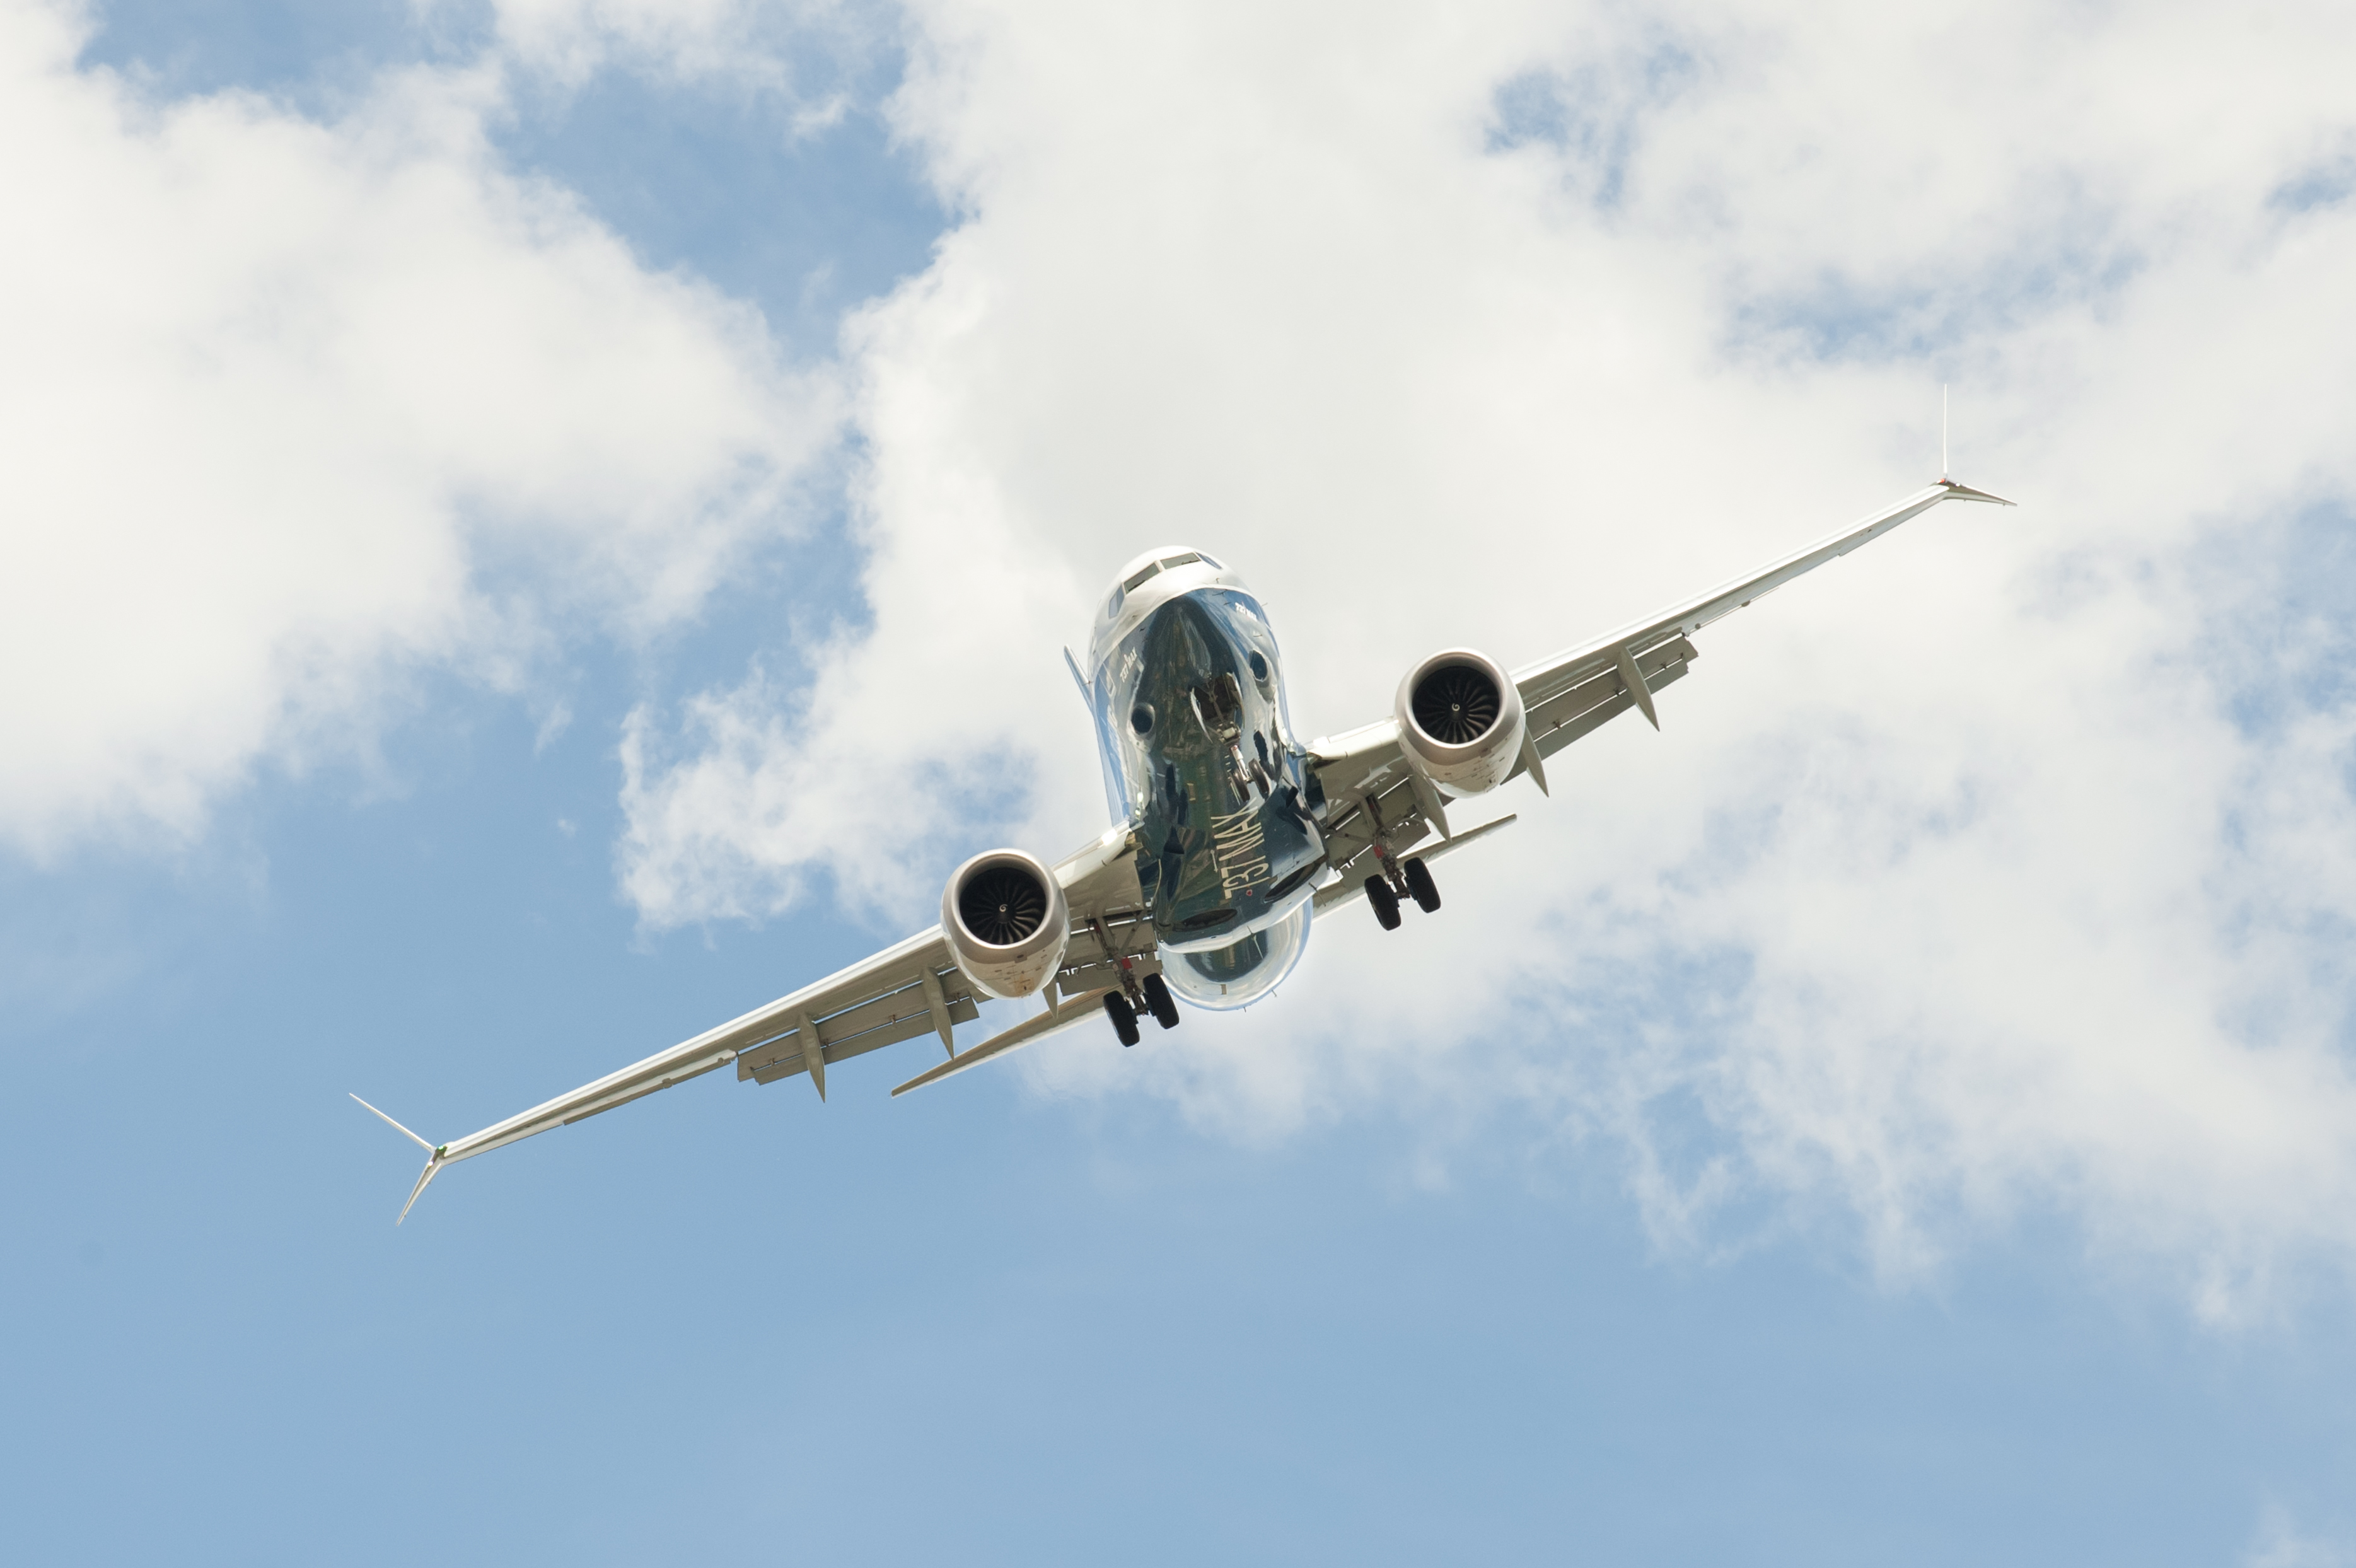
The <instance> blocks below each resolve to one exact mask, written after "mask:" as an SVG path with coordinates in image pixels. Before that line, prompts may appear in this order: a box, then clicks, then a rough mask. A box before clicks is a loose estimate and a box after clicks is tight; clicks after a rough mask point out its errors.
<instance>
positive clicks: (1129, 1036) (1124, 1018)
mask: <svg viewBox="0 0 2356 1568" xmlns="http://www.w3.org/2000/svg"><path fill="white" fill-rule="evenodd" d="M1105 1016H1106V1017H1108V1018H1110V1019H1111V1020H1112V1032H1113V1033H1114V1034H1116V1035H1119V1036H1120V1043H1121V1044H1122V1045H1124V1046H1133V1045H1135V1044H1137V1009H1136V1008H1134V1007H1131V1006H1130V1004H1129V998H1128V997H1126V996H1123V995H1122V994H1121V993H1119V992H1118V991H1113V992H1108V993H1106V994H1105Z"/></svg>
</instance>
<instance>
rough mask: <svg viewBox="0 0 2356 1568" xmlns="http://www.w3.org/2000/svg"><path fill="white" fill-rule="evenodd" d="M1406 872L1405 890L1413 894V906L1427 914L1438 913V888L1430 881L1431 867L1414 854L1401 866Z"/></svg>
mask: <svg viewBox="0 0 2356 1568" xmlns="http://www.w3.org/2000/svg"><path fill="white" fill-rule="evenodd" d="M1401 869H1402V870H1404V871H1405V872H1406V873H1407V890H1408V892H1409V893H1411V894H1413V895H1414V896H1415V907H1416V908H1419V909H1420V910H1422V911H1423V912H1424V913H1425V914H1427V915H1437V914H1439V913H1440V889H1439V888H1437V887H1435V886H1432V883H1431V867H1430V866H1428V865H1424V864H1423V857H1422V856H1421V855H1418V856H1416V857H1415V858H1414V859H1413V860H1410V861H1408V863H1407V865H1405V866H1403V867H1401Z"/></svg>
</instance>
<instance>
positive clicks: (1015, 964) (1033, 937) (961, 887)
mask: <svg viewBox="0 0 2356 1568" xmlns="http://www.w3.org/2000/svg"><path fill="white" fill-rule="evenodd" d="M1071 924H1072V917H1071V910H1070V908H1069V907H1068V906H1066V904H1065V902H1064V889H1063V886H1062V884H1060V883H1058V882H1057V881H1056V880H1055V872H1054V871H1052V870H1051V869H1049V868H1048V866H1047V865H1046V864H1045V863H1044V862H1043V861H1041V860H1040V859H1039V858H1038V857H1037V856H1036V855H1031V854H1023V851H1021V850H1019V849H994V850H991V851H990V852H989V853H987V854H977V855H975V856H974V857H973V858H972V859H971V860H969V861H967V862H966V863H965V864H964V865H960V866H958V869H957V875H954V876H952V877H950V878H949V885H948V887H947V888H946V889H944V890H943V891H942V894H941V929H942V931H943V932H945V933H946V934H947V935H948V939H949V950H950V952H951V953H953V954H954V955H955V956H956V958H957V964H958V969H960V970H962V971H963V972H965V977H966V978H967V979H968V980H970V981H972V982H973V983H974V984H975V985H977V986H978V987H980V989H981V990H983V991H986V992H988V993H990V994H991V995H992V996H997V997H1003V998H1012V997H1017V996H1029V995H1032V994H1033V993H1036V992H1037V991H1038V989H1039V988H1040V987H1041V986H1042V985H1044V984H1045V983H1047V982H1048V980H1049V979H1050V978H1052V977H1053V976H1054V974H1055V971H1056V970H1058V969H1060V968H1062V967H1063V962H1064V946H1065V943H1066V941H1068V940H1070V937H1071Z"/></svg>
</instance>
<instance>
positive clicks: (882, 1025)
mask: <svg viewBox="0 0 2356 1568" xmlns="http://www.w3.org/2000/svg"><path fill="white" fill-rule="evenodd" d="M1132 847H1133V846H1132V845H1130V842H1129V837H1128V834H1127V832H1126V831H1125V830H1115V831H1113V832H1108V833H1106V834H1105V835H1104V836H1103V837H1101V838H1099V839H1098V841H1097V842H1096V843H1091V844H1089V845H1088V846H1087V848H1085V849H1083V850H1080V851H1079V852H1077V853H1076V854H1071V855H1068V856H1066V858H1065V859H1064V861H1063V862H1062V863H1061V864H1059V865H1057V866H1056V867H1055V875H1056V879H1057V880H1058V881H1060V882H1061V883H1063V885H1064V890H1065V897H1066V902H1067V903H1068V904H1069V906H1070V908H1071V911H1072V933H1071V945H1070V947H1069V948H1068V949H1067V955H1068V956H1067V958H1066V965H1067V967H1069V966H1075V965H1088V964H1090V963H1091V962H1092V961H1093V962H1099V963H1100V962H1102V961H1105V957H1106V955H1103V954H1098V953H1097V952H1096V951H1095V948H1096V946H1097V945H1098V940H1099V939H1098V931H1099V930H1101V929H1105V928H1106V927H1107V925H1108V924H1110V925H1113V926H1121V925H1124V924H1128V923H1133V922H1130V921H1127V920H1124V919H1121V918H1116V917H1128V916H1133V915H1134V914H1135V913H1136V911H1135V910H1134V909H1133V908H1130V906H1131V905H1134V904H1135V902H1136V900H1137V872H1136V868H1135V865H1134V863H1133V861H1132V859H1131V857H1130V850H1131V848H1132ZM1117 940H1118V939H1116V941H1117ZM1115 956H1118V955H1115ZM1081 972H1082V973H1086V972H1087V971H1086V970H1085V969H1084V970H1082V971H1081ZM1073 989H1074V988H1073V987H1072V986H1071V985H1068V984H1067V985H1066V986H1065V987H1064V990H1065V993H1066V1000H1065V1001H1064V1002H1063V1003H1062V1004H1061V1005H1060V1006H1059V1007H1058V1008H1056V1009H1055V1010H1054V1012H1052V1013H1051V1014H1050V1015H1048V1019H1046V1020H1040V1022H1047V1021H1052V1022H1055V1023H1057V1024H1061V1023H1066V1022H1072V1021H1076V1020H1077V1019H1078V1018H1080V1017H1083V1016H1086V1010H1085V1008H1083V1007H1076V1006H1074V1005H1072V1003H1071V1001H1070V1000H1069V998H1070V996H1071V994H1072V992H1073ZM1083 994H1086V993H1083ZM982 1000H983V998H982V996H981V995H980V993H978V992H977V991H976V990H975V988H974V985H973V983H972V982H970V981H969V980H968V979H967V978H966V977H965V972H964V971H962V970H960V969H959V968H958V966H957V961H956V959H955V957H954V956H952V954H951V953H950V950H949V944H948V938H947V937H946V936H944V935H943V934H942V932H941V929H940V927H939V926H937V925H936V926H933V927H930V928H929V929H926V930H922V931H919V932H917V933H916V935H915V936H912V937H909V938H908V939H906V940H904V941H901V942H898V943H895V944H894V945H893V946H891V947H888V948H886V949H884V950H883V951H882V952H879V953H877V954H875V955H874V956H873V957H872V958H868V959H864V960H862V961H860V962H858V963H855V964H852V965H851V966H850V967H849V968H847V969H843V970H841V971H839V972H836V973H833V974H830V975H829V976H827V977H826V978H825V979H824V980H821V981H819V982H817V983H815V984H811V985H806V986H804V987H802V988H801V989H800V990H799V991H797V992H794V993H791V994H789V995H786V996H781V997H779V998H778V999H777V1000H776V1001H775V1002H772V1003H770V1004H767V1005H766V1006H764V1007H756V1008H755V1009H754V1010H753V1011H752V1012H750V1013H747V1014H745V1015H743V1016H742V1017H739V1018H734V1019H732V1020H730V1021H729V1022H728V1023H725V1024H723V1025H721V1026H719V1027H717V1028H714V1029H707V1030H706V1031H704V1032H703V1033H702V1034H701V1035H698V1036H695V1037H694V1038H693V1039H690V1040H682V1041H680V1043H679V1044H678V1045H675V1046H673V1047H670V1048H669V1050H664V1051H658V1052H656V1053H655V1054H654V1055H653V1056H650V1057H648V1058H646V1059H645V1060H643V1061H637V1062H633V1063H631V1064H630V1065H629V1066H628V1067H626V1068H623V1069H621V1070H619V1071H618V1072H611V1073H608V1074H606V1075H605V1077H604V1078H601V1079H597V1080H596V1081H595V1082H594V1083H585V1084H583V1085H582V1086H581V1087H580V1088H579V1089H576V1090H573V1091H572V1092H570V1093H568V1094H560V1095H558V1096H557V1097H556V1098H555V1099H553V1100H550V1101H543V1102H542V1103H541V1104H539V1105H535V1106H533V1107H532V1108H531V1109H530V1110H529V1111H524V1112H519V1113H517V1114H516V1115H513V1116H510V1117H509V1118H508V1119H507V1120H506V1121H504V1122H493V1123H492V1124H491V1125H490V1126H488V1127H486V1128H484V1129H483V1130H482V1131H480V1132H478V1133H468V1134H467V1135H466V1136H465V1137H463V1138H456V1139H453V1140H452V1141H451V1142H449V1143H446V1144H431V1143H428V1142H427V1141H426V1140H425V1139H423V1138H422V1137H419V1136H418V1135H417V1134H416V1133H412V1132H411V1131H410V1130H409V1129H408V1128H407V1127H404V1126H402V1124H401V1123H400V1122H394V1121H393V1119H392V1118H391V1117H390V1116H387V1115H385V1113H384V1112H381V1111H378V1110H377V1108H376V1107H375V1106H373V1105H369V1102H368V1101H365V1100H360V1101H359V1102H360V1104H362V1105H363V1106H367V1108H368V1109H369V1110H370V1111H372V1112H376V1114H377V1115H378V1116H380V1117H383V1119H384V1120H385V1121H386V1122H391V1124H392V1125H393V1126H394V1127H396V1128H398V1129H399V1130H400V1131H401V1132H402V1133H403V1134H404V1135H406V1136H407V1137H409V1138H410V1139H412V1141H414V1142H415V1143H416V1144H419V1145H420V1146H421V1147H423V1148H424V1149H425V1150H426V1154H427V1158H426V1162H425V1169H424V1172H423V1174H422V1175H420V1176H419V1177H418V1178H417V1185H416V1187H413V1188H412V1189H411V1191H410V1195H409V1202H408V1203H407V1204H404V1205H402V1210H401V1213H402V1218H403V1219H406V1218H407V1217H408V1214H409V1209H410V1207H411V1206H412V1205H414V1204H415V1203H416V1201H417V1197H418V1195H419V1194H420V1193H423V1191H424V1190H425V1187H426V1185H427V1184H428V1183H429V1182H431V1181H432V1180H433V1179H434V1176H436V1175H437V1174H438V1173H439V1172H440V1171H441V1169H442V1167H443V1166H444V1165H455V1164H456V1163H457V1162H458V1161H460V1160H469V1159H472V1158H474V1157H475V1156H476V1155H486V1154H488V1153H490V1152H491V1151H492V1150H493V1149H497V1148H501V1147H503V1146H505V1145H507V1144H512V1143H515V1142H517V1141H519V1140H520V1139H524V1138H529V1137H530V1136H532V1135H533V1134H534V1133H545V1132H547V1131H549V1130H550V1129H552V1128H554V1127H565V1126H570V1125H572V1124H573V1122H581V1121H585V1120H586V1119H588V1118H589V1117H592V1116H597V1115H601V1114H603V1113H604V1112H608V1111H611V1110H613V1109H615V1108H616V1106H621V1105H627V1104H628V1103H629V1102H630V1101H633V1100H638V1099H642V1098H644V1097H645V1096H647V1095H649V1094H652V1093H654V1092H656V1091H657V1090H664V1089H669V1088H670V1087H671V1086H672V1085H673V1084H678V1083H684V1082H686V1081H687V1080H688V1079H691V1078H701V1077H702V1076H703V1075H704V1074H705V1073H708V1072H713V1071H717V1070H718V1069H721V1068H723V1067H727V1066H729V1065H730V1064H731V1063H734V1065H735V1068H736V1077H737V1079H738V1080H739V1081H740V1082H741V1081H743V1080H744V1079H751V1080H753V1081H754V1082H755V1083H761V1084H767V1083H774V1082H776V1080H777V1079H782V1078H788V1077H791V1076H793V1075H794V1074H797V1073H807V1074H809V1079H810V1081H811V1083H812V1085H813V1086H814V1087H815V1088H816V1089H817V1090H818V1092H819V1098H820V1099H823V1098H825V1096H826V1069H827V1068H828V1066H829V1065H830V1064H832V1063H835V1062H841V1061H844V1060H847V1059H848V1058H851V1057H856V1056H863V1055H865V1054H866V1053H867V1052H869V1051H873V1050H880V1049H881V1048H883V1047H885V1046H889V1045H896V1044H898V1043H899V1042H900V1041H903V1040H907V1039H913V1038H915V1037H916V1036H919V1035H923V1034H926V1033H932V1034H937V1035H938V1036H939V1037H940V1041H941V1046H942V1048H943V1049H944V1050H945V1051H946V1052H947V1053H948V1057H949V1060H948V1062H946V1063H944V1064H942V1065H943V1068H944V1069H948V1070H950V1071H954V1070H958V1069H962V1068H964V1067H966V1066H968V1065H969V1064H970V1062H972V1061H978V1060H983V1059H987V1058H989V1057H992V1056H996V1055H999V1054H1001V1052H1002V1051H1004V1050H1005V1049H1007V1048H1010V1047H1013V1046H1020V1045H1027V1044H1029V1043H1030V1042H1031V1041H1032V1040H1033V1039H1036V1038H1039V1037H1040V1036H1042V1035H1043V1034H1044V1033H1045V1032H1046V1031H1044V1030H1042V1029H1039V1028H1036V1027H1033V1024H1032V1023H1029V1022H1026V1023H1024V1024H1021V1025H1017V1026H1015V1027H1013V1028H1012V1029H1009V1030H1007V1031H1005V1032H1004V1033H1003V1034H1001V1035H1000V1036H996V1037H994V1038H992V1039H990V1040H986V1041H984V1042H982V1044H981V1045H980V1046H977V1047H974V1048H973V1049H972V1050H970V1051H969V1052H967V1053H966V1055H965V1056H963V1057H960V1056H958V1055H957V1047H956V1045H955V1040H954V1036H953V1035H952V1032H951V1031H952V1028H953V1026H956V1025H958V1024H965V1023H970V1022H972V1021H974V1020H975V1019H977V1018H979V1017H980V1015H981V1013H980V1003H981V1001H982ZM1087 1000H1088V1001H1094V1000H1095V997H1094V995H1092V994H1088V995H1087ZM1058 1015H1060V1016H1058ZM944 1076H945V1074H944ZM922 1081H930V1077H929V1076H928V1077H927V1078H926V1079H924V1080H922ZM904 1087H915V1086H914V1085H907V1086H904ZM352 1098H353V1099H354V1100H359V1095H357V1094H356V1095H354V1096H352ZM399 1222H400V1221H399V1220H396V1221H394V1223H396V1224H398V1223H399Z"/></svg>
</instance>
